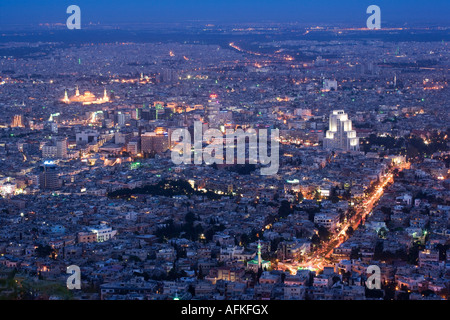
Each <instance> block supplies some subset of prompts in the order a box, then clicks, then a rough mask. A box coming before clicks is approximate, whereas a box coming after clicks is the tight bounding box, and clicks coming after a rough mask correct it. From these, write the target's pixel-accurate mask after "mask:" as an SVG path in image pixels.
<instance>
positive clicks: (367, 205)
mask: <svg viewBox="0 0 450 320" xmlns="http://www.w3.org/2000/svg"><path fill="white" fill-rule="evenodd" d="M404 167H408V164H406V165H405V166H402V167H400V168H399V169H403V168H404ZM393 181H394V175H393V173H392V172H389V173H387V174H386V175H385V176H384V177H383V179H382V182H381V183H379V185H378V186H376V187H375V189H374V191H373V192H372V194H371V195H370V196H369V197H368V198H367V199H365V200H364V201H363V203H362V204H359V205H356V206H355V209H356V210H355V211H356V212H355V214H354V215H353V216H352V217H351V218H350V219H349V220H348V221H347V222H346V223H345V224H344V225H343V226H342V228H341V230H340V231H339V232H337V233H335V234H333V235H332V237H331V238H330V240H328V241H327V242H326V243H323V244H322V248H321V249H318V250H316V251H314V253H313V255H312V256H311V257H309V258H307V260H306V261H304V262H301V263H296V262H293V263H285V262H282V261H281V262H278V268H279V269H288V270H289V271H291V273H293V274H295V273H296V272H297V270H298V268H307V269H310V270H323V268H324V267H325V266H326V265H327V264H328V263H329V256H330V255H331V253H332V252H333V250H334V249H335V248H338V247H339V246H340V245H341V244H342V243H343V242H344V241H345V237H346V232H347V231H348V228H349V227H352V228H353V230H356V229H357V228H358V226H359V225H360V224H361V221H363V220H364V219H365V218H366V217H367V215H369V214H370V212H372V209H373V207H374V206H375V204H376V203H377V202H378V200H380V198H381V197H382V196H383V194H384V190H385V189H386V188H387V187H388V186H389V184H390V183H392V182H393Z"/></svg>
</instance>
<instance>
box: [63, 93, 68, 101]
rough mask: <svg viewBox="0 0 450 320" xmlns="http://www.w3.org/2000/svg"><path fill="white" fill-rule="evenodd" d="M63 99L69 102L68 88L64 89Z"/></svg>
mask: <svg viewBox="0 0 450 320" xmlns="http://www.w3.org/2000/svg"><path fill="white" fill-rule="evenodd" d="M63 101H64V102H65V103H69V96H68V95H67V90H64V99H63Z"/></svg>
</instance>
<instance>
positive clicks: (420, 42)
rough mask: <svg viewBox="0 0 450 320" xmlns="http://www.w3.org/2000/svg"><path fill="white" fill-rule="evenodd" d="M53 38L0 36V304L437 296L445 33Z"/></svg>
mask: <svg viewBox="0 0 450 320" xmlns="http://www.w3.org/2000/svg"><path fill="white" fill-rule="evenodd" d="M64 27H65V26H63V27H61V26H58V25H55V26H52V25H50V26H45V25H43V26H41V28H42V29H40V30H41V31H40V33H39V35H37V34H35V33H32V32H24V33H23V34H17V33H14V32H6V31H5V33H4V34H2V37H1V38H2V39H1V40H0V112H1V114H2V115H1V117H0V159H1V162H0V194H1V197H0V223H1V226H2V227H1V228H0V298H1V299H27V300H47V299H50V300H59V299H76V300H369V299H380V300H448V298H449V292H450V291H449V290H450V246H449V244H450V180H449V173H450V170H449V166H450V159H449V155H450V148H449V147H450V140H449V134H450V128H449V123H450V119H449V118H450V117H449V112H448V108H449V104H448V98H449V97H450V91H449V85H448V80H449V79H448V75H449V73H448V71H449V68H450V50H449V39H450V37H449V35H450V33H449V29H448V28H444V27H417V28H409V27H401V28H385V29H382V30H368V29H366V28H355V27H354V26H344V25H342V26H329V25H326V24H322V25H303V24H288V23H286V24H283V23H266V24H265V23H260V24H252V25H245V24H224V25H215V24H203V25H195V24H192V25H187V26H182V27H180V29H176V31H174V29H171V28H169V27H164V28H163V27H161V30H160V31H158V32H154V31H153V30H149V31H130V32H128V31H118V34H114V33H108V34H106V35H105V33H104V32H107V31H103V29H102V27H98V26H94V27H92V28H91V29H87V30H81V31H79V32H80V33H81V35H80V34H79V35H78V36H76V37H74V38H73V39H66V38H67V37H66V36H65V33H64V32H67V31H64ZM106 30H109V29H106ZM195 123H201V127H202V128H203V130H207V129H209V128H214V129H218V130H219V131H220V132H222V133H225V132H226V131H227V130H239V129H243V130H244V129H245V130H247V132H249V131H248V130H249V129H253V130H254V131H255V132H260V131H261V130H263V129H268V130H269V132H270V131H272V132H274V131H275V130H276V129H278V132H279V137H278V138H277V143H279V168H278V171H277V173H276V174H271V175H264V174H261V169H263V168H264V167H265V166H266V164H264V163H256V164H255V163H250V161H248V160H249V153H250V151H249V150H247V151H246V153H245V157H246V159H247V162H246V163H245V164H242V163H236V162H234V163H231V164H230V163H228V162H227V163H225V162H217V163H213V164H206V163H204V162H203V163H202V164H195V163H181V164H174V162H173V160H172V159H173V154H172V151H173V149H174V148H175V147H176V146H177V145H178V144H180V143H181V142H180V141H179V140H176V139H174V138H173V134H174V132H175V131H176V130H177V129H179V128H186V129H187V130H188V131H189V132H191V134H192V137H194V134H193V132H194V124H195ZM233 141H234V140H233ZM211 142H212V141H211V139H208V138H205V137H203V140H202V141H200V145H201V146H204V147H206V146H208V145H209V144H210V143H211ZM273 143H274V141H272V144H271V146H272V153H273V152H274V149H273ZM269 149H270V148H269ZM189 152H192V153H193V154H195V152H198V151H196V150H194V148H192V150H190V151H189ZM226 152H228V150H227V151H226ZM232 153H233V154H234V150H233V151H232ZM223 154H224V155H225V151H224V153H223ZM216 155H217V153H216ZM234 157H235V155H233V158H234ZM224 158H225V156H224ZM221 160H222V159H221ZM73 265H75V266H79V268H80V272H81V288H79V289H71V288H68V287H67V286H66V282H67V278H68V276H69V275H70V274H68V273H67V269H68V267H69V266H73ZM369 266H378V267H379V269H380V271H381V287H380V288H376V289H370V288H368V286H367V279H368V277H369V276H370V274H368V272H367V269H368V267H369Z"/></svg>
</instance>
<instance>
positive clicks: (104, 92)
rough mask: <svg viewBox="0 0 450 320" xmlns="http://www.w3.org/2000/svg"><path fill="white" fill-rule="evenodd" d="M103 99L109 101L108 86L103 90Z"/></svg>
mask: <svg viewBox="0 0 450 320" xmlns="http://www.w3.org/2000/svg"><path fill="white" fill-rule="evenodd" d="M103 101H109V98H108V94H107V93H106V88H105V90H104V91H103Z"/></svg>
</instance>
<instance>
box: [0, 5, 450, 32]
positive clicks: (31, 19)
mask: <svg viewBox="0 0 450 320" xmlns="http://www.w3.org/2000/svg"><path fill="white" fill-rule="evenodd" d="M71 4H75V5H78V6H80V8H81V14H82V15H81V17H82V24H83V23H88V22H95V23H97V22H100V23H101V24H118V25H119V24H124V23H129V22H134V23H147V22H170V23H172V22H186V21H200V22H209V23H228V22H232V23H235V22H238V23H239V22H242V23H246V22H267V21H273V22H305V23H310V22H316V23H339V22H344V23H345V22H347V23H352V24H355V25H356V26H361V27H364V26H365V21H366V19H367V17H368V15H367V14H366V13H365V11H366V8H367V7H368V6H369V5H371V4H376V5H378V6H380V8H381V18H382V22H383V23H389V24H392V25H397V26H401V25H404V24H405V23H408V24H415V23H433V24H448V22H449V18H448V17H449V15H450V1H449V0H431V1H423V0H370V1H366V0H343V1H337V0H321V1H311V0H310V1H304V0H258V1H256V0H227V1H223V0H129V1H123V0H121V1H119V0H71V1H66V0H0V27H5V26H11V25H27V24H28V25H29V24H38V23H58V22H60V23H64V24H65V21H66V19H67V17H68V14H66V8H67V7H68V6H69V5H71Z"/></svg>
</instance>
